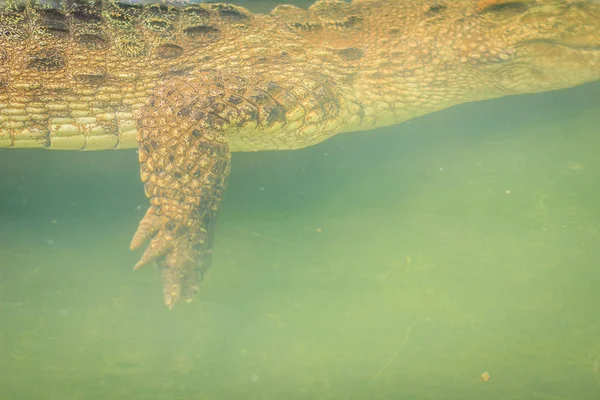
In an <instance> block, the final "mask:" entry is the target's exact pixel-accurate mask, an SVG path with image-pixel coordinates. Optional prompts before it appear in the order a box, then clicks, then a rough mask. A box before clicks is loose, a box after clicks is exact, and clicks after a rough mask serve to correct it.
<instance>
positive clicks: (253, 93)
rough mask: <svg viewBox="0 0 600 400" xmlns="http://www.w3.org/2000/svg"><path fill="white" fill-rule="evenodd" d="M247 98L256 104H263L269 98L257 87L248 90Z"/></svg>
mask: <svg viewBox="0 0 600 400" xmlns="http://www.w3.org/2000/svg"><path fill="white" fill-rule="evenodd" d="M248 98H249V99H251V100H252V101H253V102H254V104H258V105H262V104H265V103H266V102H268V101H269V100H271V98H270V97H269V95H268V94H266V93H265V92H264V91H262V90H260V89H257V88H252V89H250V90H249V91H248Z"/></svg>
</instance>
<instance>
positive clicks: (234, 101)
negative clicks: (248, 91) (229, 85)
mask: <svg viewBox="0 0 600 400" xmlns="http://www.w3.org/2000/svg"><path fill="white" fill-rule="evenodd" d="M227 101H228V102H229V103H230V104H233V105H238V104H241V103H242V102H243V101H244V99H243V98H241V97H240V96H236V95H234V94H232V95H230V96H229V97H228V98H227Z"/></svg>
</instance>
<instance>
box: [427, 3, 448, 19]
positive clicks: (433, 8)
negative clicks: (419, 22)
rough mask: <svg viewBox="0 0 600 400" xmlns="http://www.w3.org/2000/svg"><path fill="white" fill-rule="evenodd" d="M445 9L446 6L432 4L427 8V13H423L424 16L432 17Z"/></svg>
mask: <svg viewBox="0 0 600 400" xmlns="http://www.w3.org/2000/svg"><path fill="white" fill-rule="evenodd" d="M445 9H446V6H445V5H444V4H441V3H433V4H431V5H430V6H429V7H427V11H425V15H426V16H429V17H433V16H435V15H438V14H440V13H442V12H443V11H444V10H445Z"/></svg>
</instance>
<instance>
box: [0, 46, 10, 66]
mask: <svg viewBox="0 0 600 400" xmlns="http://www.w3.org/2000/svg"><path fill="white" fill-rule="evenodd" d="M7 61H8V53H7V52H6V50H4V49H0V64H4V63H5V62H7Z"/></svg>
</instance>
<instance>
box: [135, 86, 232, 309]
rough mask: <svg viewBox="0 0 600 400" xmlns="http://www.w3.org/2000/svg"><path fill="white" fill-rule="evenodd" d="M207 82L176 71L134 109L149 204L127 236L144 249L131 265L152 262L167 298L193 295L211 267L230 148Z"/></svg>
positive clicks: (172, 301) (218, 105) (216, 99)
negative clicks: (135, 228) (156, 263)
mask: <svg viewBox="0 0 600 400" xmlns="http://www.w3.org/2000/svg"><path fill="white" fill-rule="evenodd" d="M207 88H210V85H207V82H206V81H205V80H203V79H198V78H193V77H176V78H172V79H170V80H169V81H166V82H165V83H163V84H162V85H161V86H160V87H159V88H157V89H156V91H155V93H154V96H153V97H152V98H151V99H150V100H149V101H148V103H147V105H146V106H145V107H144V108H143V109H142V110H141V111H140V113H139V116H138V126H139V133H138V141H139V161H140V167H141V178H142V181H143V182H144V189H145V192H146V196H148V197H149V198H150V208H149V209H148V211H147V212H146V215H145V216H144V218H143V219H142V221H141V222H140V224H139V227H138V229H137V232H136V233H135V235H134V237H133V240H132V242H131V249H137V248H139V247H140V246H141V245H142V244H143V243H144V242H146V241H147V240H148V239H150V244H149V245H148V248H147V249H146V251H145V252H144V254H143V255H142V257H141V259H140V261H139V262H138V263H137V264H136V266H135V267H134V269H139V268H141V267H143V266H144V265H146V264H148V263H150V262H152V261H157V262H158V264H159V266H160V268H161V273H162V279H163V283H164V301H165V304H166V305H167V306H168V307H169V308H172V307H173V305H174V304H175V303H176V302H177V301H178V300H179V299H183V300H185V301H188V302H189V301H191V299H192V297H193V296H194V295H195V294H196V293H197V292H198V288H199V282H200V280H201V278H202V275H203V273H204V271H205V270H206V269H208V268H209V267H210V262H211V253H212V247H213V235H214V227H215V222H216V219H217V212H218V210H219V203H220V201H221V196H222V195H223V191H224V190H225V185H226V180H227V176H228V174H229V169H230V160H231V153H230V151H229V146H228V143H227V139H226V137H225V135H224V134H223V132H224V130H225V129H226V126H227V121H226V120H225V119H223V118H221V117H220V116H219V115H218V111H219V109H221V108H222V103H221V102H220V100H221V99H220V98H219V97H216V96H212V95H211V94H212V93H209V91H208V90H207Z"/></svg>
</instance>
